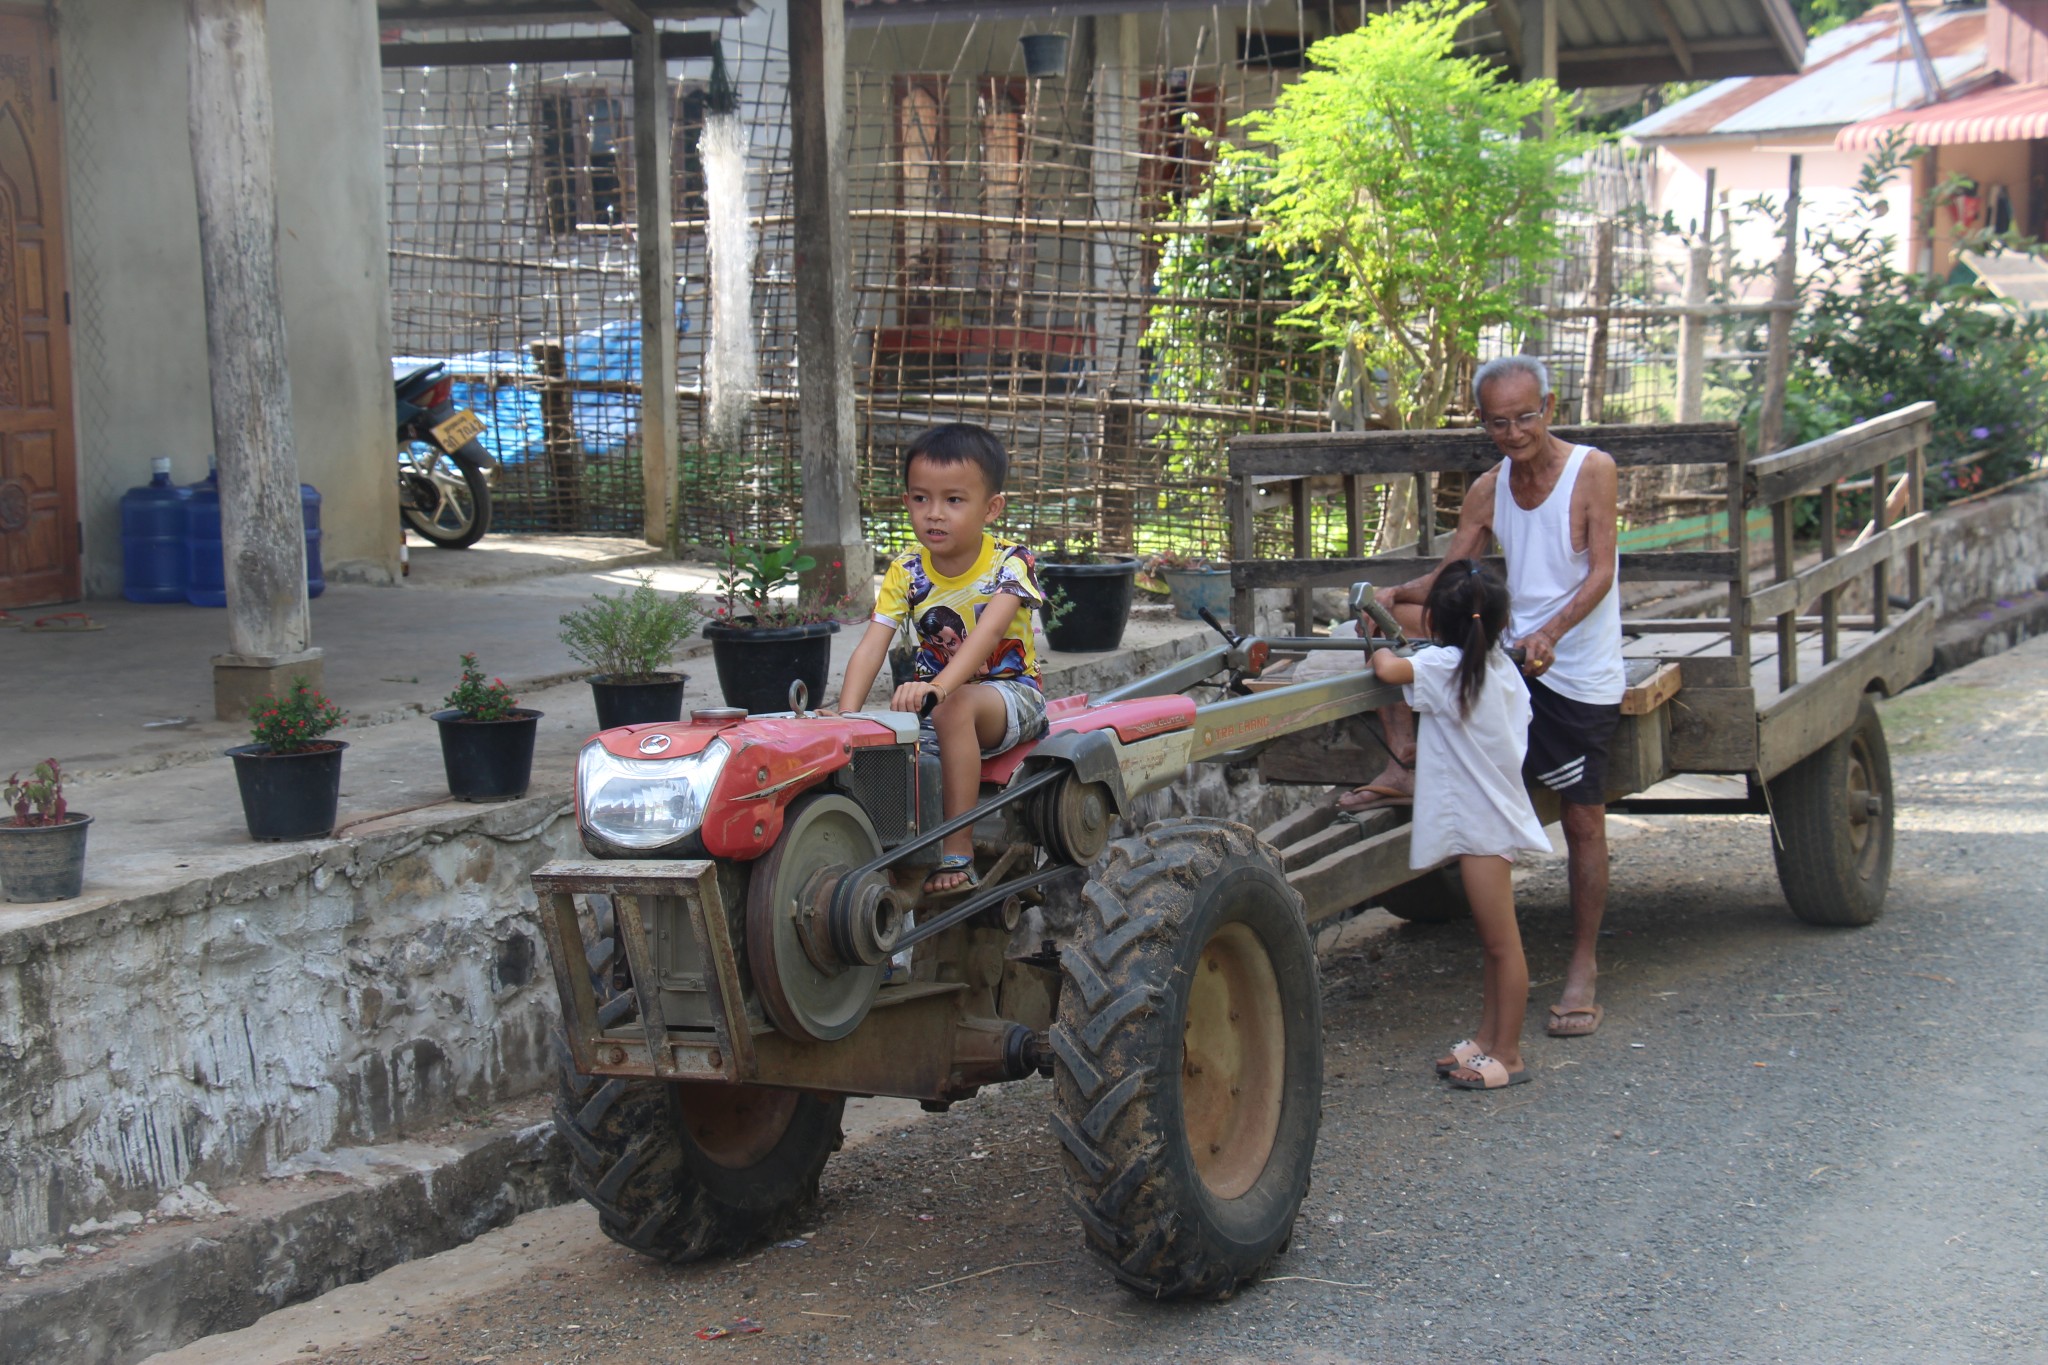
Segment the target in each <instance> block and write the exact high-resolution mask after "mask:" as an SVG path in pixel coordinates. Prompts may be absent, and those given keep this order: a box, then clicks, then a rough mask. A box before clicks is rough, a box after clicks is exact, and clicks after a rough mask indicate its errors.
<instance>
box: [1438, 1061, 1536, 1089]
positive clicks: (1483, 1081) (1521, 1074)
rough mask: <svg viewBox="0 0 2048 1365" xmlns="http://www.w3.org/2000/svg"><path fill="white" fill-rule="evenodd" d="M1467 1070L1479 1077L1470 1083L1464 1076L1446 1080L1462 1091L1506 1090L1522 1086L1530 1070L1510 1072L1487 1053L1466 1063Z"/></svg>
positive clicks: (1451, 1077) (1448, 1077)
mask: <svg viewBox="0 0 2048 1365" xmlns="http://www.w3.org/2000/svg"><path fill="white" fill-rule="evenodd" d="M1465 1070H1467V1071H1470V1072H1472V1073H1474V1074H1475V1075H1477V1076H1478V1077H1479V1079H1478V1080H1476V1081H1468V1080H1466V1079H1465V1078H1464V1077H1462V1076H1446V1077H1444V1079H1445V1080H1447V1081H1449V1082H1450V1083H1451V1084H1452V1085H1455V1086H1457V1087H1458V1089H1460V1090H1505V1089H1507V1088H1508V1087H1509V1086H1511V1085H1521V1084H1522V1083H1524V1082H1525V1081H1527V1080H1528V1079H1529V1068H1528V1067H1526V1066H1525V1067H1523V1068H1522V1069H1521V1070H1520V1071H1510V1070H1508V1069H1507V1068H1506V1067H1505V1066H1502V1065H1501V1064H1500V1063H1499V1062H1497V1061H1495V1060H1494V1059H1493V1058H1491V1057H1489V1056H1487V1055H1486V1054H1485V1053H1483V1052H1482V1053H1480V1054H1479V1055H1478V1056H1476V1057H1474V1058H1472V1059H1471V1060H1470V1061H1468V1062H1466V1063H1465Z"/></svg>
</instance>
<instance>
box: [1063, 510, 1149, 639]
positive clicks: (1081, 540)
mask: <svg viewBox="0 0 2048 1365" xmlns="http://www.w3.org/2000/svg"><path fill="white" fill-rule="evenodd" d="M1137 577H1138V561H1137V559H1136V558H1135V557H1133V556H1131V555H1119V554H1105V553H1102V552H1100V551H1098V550H1097V549H1096V548H1095V542H1094V540H1093V538H1092V537H1085V536H1084V537H1077V538H1076V539H1074V540H1073V541H1071V542H1070V541H1065V540H1061V541H1056V542H1055V543H1054V545H1053V548H1052V549H1051V550H1050V551H1049V552H1048V553H1046V554H1042V555H1040V556H1039V557H1038V582H1039V585H1040V586H1041V587H1043V588H1044V589H1045V590H1046V593H1047V595H1048V596H1050V595H1051V594H1052V593H1054V592H1057V593H1060V594H1061V595H1063V596H1064V597H1065V598H1066V600H1067V603H1068V606H1067V610H1066V611H1065V612H1064V613H1063V614H1062V615H1061V617H1060V619H1059V620H1058V621H1053V620H1052V619H1050V618H1049V617H1048V619H1047V621H1046V624H1045V640H1046V643H1047V644H1049V645H1051V646H1052V647H1053V648H1054V649H1057V650H1059V651H1061V652H1062V653H1090V652H1096V651H1100V650H1105V649H1115V648H1116V647H1117V646H1118V645H1120V644H1122V643H1123V638H1124V624H1125V623H1126V622H1127V621H1129V620H1130V619H1131V599H1132V598H1133V596H1134V595H1135V594H1136V592H1137Z"/></svg>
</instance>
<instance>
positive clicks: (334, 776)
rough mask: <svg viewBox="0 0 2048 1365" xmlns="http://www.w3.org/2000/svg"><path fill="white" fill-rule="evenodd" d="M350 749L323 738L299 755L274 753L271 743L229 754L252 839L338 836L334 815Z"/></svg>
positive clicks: (239, 748) (236, 749)
mask: <svg viewBox="0 0 2048 1365" xmlns="http://www.w3.org/2000/svg"><path fill="white" fill-rule="evenodd" d="M347 748H348V745H347V744H345V743H343V742H342V741H340V740H338V739H324V740H320V741H318V743H317V744H316V745H315V747H313V748H311V749H305V750H302V751H300V752H299V753H295V754H274V753H272V752H271V751H270V746H269V745H267V744H241V745H237V746H236V747H234V748H232V749H230V750H228V757H230V758H232V759H234V760H235V783H236V785H238V786H239V787H241V789H242V818H243V819H245V820H247V821H248V822H249V837H250V838H251V839H255V840H257V841H259V842H262V843H282V842H285V841H287V840H292V839H325V838H327V837H328V836H330V835H331V834H333V833H334V812H335V809H336V808H337V807H338V806H339V805H340V804H341V755H342V751H343V750H345V749H347Z"/></svg>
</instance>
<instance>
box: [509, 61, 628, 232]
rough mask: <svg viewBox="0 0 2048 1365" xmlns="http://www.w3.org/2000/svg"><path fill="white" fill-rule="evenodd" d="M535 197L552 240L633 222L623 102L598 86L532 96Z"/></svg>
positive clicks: (541, 217) (540, 215) (543, 223)
mask: <svg viewBox="0 0 2048 1365" xmlns="http://www.w3.org/2000/svg"><path fill="white" fill-rule="evenodd" d="M533 151H534V160H535V162H536V165H535V167H534V194H535V197H536V199H537V201H538V209H539V212H538V213H537V215H536V216H537V217H538V218H539V220H540V222H541V224H542V226H543V227H544V228H545V229H546V231H547V234H548V236H550V237H562V236H567V235H568V234H570V233H574V232H577V231H579V230H582V229H586V228H592V227H598V228H611V227H618V226H620V225H622V224H625V223H628V222H630V221H632V217H633V201H632V173H633V169H632V168H633V143H632V137H631V134H630V132H629V131H628V128H627V123H626V104H625V101H624V100H623V99H621V98H620V97H619V96H618V95H617V94H615V93H613V92H612V91H611V90H609V89H606V88H604V87H601V86H592V87H586V88H577V89H566V90H564V89H556V90H549V91H545V92H543V93H541V94H538V95H535V96H534V97H533Z"/></svg>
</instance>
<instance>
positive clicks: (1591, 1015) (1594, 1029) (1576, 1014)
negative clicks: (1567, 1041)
mask: <svg viewBox="0 0 2048 1365" xmlns="http://www.w3.org/2000/svg"><path fill="white" fill-rule="evenodd" d="M1601 1015H1602V1011H1601V1009H1600V1007H1599V1006H1598V1005H1574V1006H1571V1007H1570V1008H1566V1007H1565V1006H1563V1005H1552V1006H1551V1007H1550V1023H1549V1024H1548V1025H1547V1026H1546V1027H1545V1028H1544V1030H1543V1031H1544V1032H1545V1033H1547V1034H1549V1035H1550V1036H1551V1037H1553V1038H1589V1037H1591V1036H1592V1035H1593V1034H1595V1033H1598V1032H1599V1031H1600V1019H1601ZM1575 1019H1590V1020H1591V1021H1592V1022H1591V1023H1588V1024H1583V1025H1581V1024H1576V1023H1573V1022H1571V1021H1572V1020H1575Z"/></svg>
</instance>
